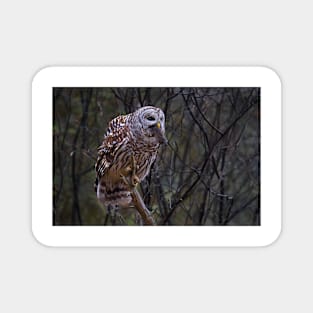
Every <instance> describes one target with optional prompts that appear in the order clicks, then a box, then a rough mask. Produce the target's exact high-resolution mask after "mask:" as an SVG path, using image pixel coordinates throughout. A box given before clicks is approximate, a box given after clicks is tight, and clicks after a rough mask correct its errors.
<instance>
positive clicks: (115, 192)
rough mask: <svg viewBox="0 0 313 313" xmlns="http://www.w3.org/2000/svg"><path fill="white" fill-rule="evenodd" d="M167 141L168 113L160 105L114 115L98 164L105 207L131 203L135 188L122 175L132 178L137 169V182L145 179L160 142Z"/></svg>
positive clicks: (98, 182)
mask: <svg viewBox="0 0 313 313" xmlns="http://www.w3.org/2000/svg"><path fill="white" fill-rule="evenodd" d="M166 142H167V139H166V137H165V118H164V113H163V111H162V110H161V109H159V108H155V107H152V106H146V107H142V108H140V109H138V110H137V111H135V112H133V113H130V114H127V115H121V116H118V117H116V118H114V119H113V120H112V121H111V122H110V123H109V127H108V130H107V132H106V134H105V135H104V140H103V142H102V144H101V146H100V147H99V148H98V159H97V162H96V165H95V169H96V182H95V191H96V193H97V197H98V199H99V200H100V201H101V202H102V203H103V204H104V205H105V206H109V205H111V206H113V207H127V206H129V204H130V203H131V201H132V197H131V189H130V186H129V185H127V184H126V182H125V180H123V179H122V176H124V177H127V176H128V177H129V175H130V173H131V172H132V171H134V173H135V175H136V179H137V182H136V183H139V182H141V181H142V180H143V179H144V178H145V177H146V176H147V175H148V174H149V171H150V168H151V165H152V164H153V162H154V161H155V159H156V156H157V152H158V150H159V148H160V145H161V144H162V143H166ZM133 164H136V165H135V167H136V168H135V169H133V168H132V166H133Z"/></svg>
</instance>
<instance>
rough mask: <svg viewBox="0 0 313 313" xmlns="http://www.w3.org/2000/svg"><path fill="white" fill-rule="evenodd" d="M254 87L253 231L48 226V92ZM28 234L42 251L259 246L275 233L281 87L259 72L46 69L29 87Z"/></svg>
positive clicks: (232, 69)
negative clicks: (256, 217)
mask: <svg viewBox="0 0 313 313" xmlns="http://www.w3.org/2000/svg"><path fill="white" fill-rule="evenodd" d="M73 86H75V87H121V86H122V87H138V86H140V87H174V86H177V87H221V86H222V87H260V88H261V116H262V118H261V225H260V226H185V227H184V226H170V227H169V226H157V227H151V226H150V227H149V226H145V227H142V226H132V227H125V226H114V227H112V226H106V227H101V226H82V227H77V226H53V225H52V153H53V151H52V88H53V87H73ZM32 230H33V235H34V237H35V238H36V239H37V240H38V241H39V242H40V243H42V244H43V245H46V246H108V247H109V246H115V247H118V246H123V247H130V246H133V247H135V246H137V247H167V246H171V247H173V246H177V247H190V246H194V247H202V246H266V245H269V244H271V243H273V242H274V241H275V240H276V239H277V238H278V237H279V234H280V232H281V82H280V79H279V77H278V75H277V74H276V73H275V72H274V71H273V70H271V69H269V68H266V67H47V68H44V69H42V70H40V71H39V72H38V73H37V74H36V75H35V77H34V79H33V83H32Z"/></svg>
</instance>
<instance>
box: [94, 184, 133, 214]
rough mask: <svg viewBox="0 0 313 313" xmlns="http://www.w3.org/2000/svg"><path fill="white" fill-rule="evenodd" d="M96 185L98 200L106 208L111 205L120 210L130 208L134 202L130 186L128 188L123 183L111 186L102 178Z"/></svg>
mask: <svg viewBox="0 0 313 313" xmlns="http://www.w3.org/2000/svg"><path fill="white" fill-rule="evenodd" d="M96 183H97V186H96V192H97V198H98V199H99V201H100V202H101V203H103V204H104V205H105V206H106V207H108V206H109V205H111V206H112V207H119V208H125V207H129V205H130V203H131V202H132V197H131V194H130V191H129V188H128V186H126V185H125V183H124V182H123V181H120V182H119V183H118V184H114V186H110V184H107V183H106V181H105V180H104V179H103V178H102V179H101V180H100V181H99V180H98V179H96Z"/></svg>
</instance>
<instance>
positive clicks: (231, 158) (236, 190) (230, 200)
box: [53, 87, 260, 225]
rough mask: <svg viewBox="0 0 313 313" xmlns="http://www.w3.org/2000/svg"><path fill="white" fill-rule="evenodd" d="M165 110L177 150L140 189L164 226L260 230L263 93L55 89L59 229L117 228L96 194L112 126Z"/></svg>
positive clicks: (169, 151)
mask: <svg viewBox="0 0 313 313" xmlns="http://www.w3.org/2000/svg"><path fill="white" fill-rule="evenodd" d="M145 105H153V106H156V107H159V108H161V109H162V110H163V111H164V113H165V117H166V136H167V138H168V141H169V144H168V145H166V146H162V148H161V150H160V153H159V154H158V157H157V160H156V162H155V163H154V165H153V167H152V170H151V172H150V174H149V176H148V177H147V178H146V179H145V181H143V182H142V183H141V185H140V186H139V187H138V188H139V191H140V193H141V195H142V197H143V199H144V202H145V204H146V206H147V207H148V209H149V210H151V211H152V212H153V216H154V218H155V220H156V223H157V225H260V88H176V87H175V88H53V152H54V156H53V225H110V219H109V218H108V213H107V212H106V209H105V208H104V207H103V206H102V205H101V204H100V203H99V202H98V200H97V197H96V194H95V191H94V180H95V170H94V164H95V161H96V157H97V148H98V146H99V145H100V143H101V142H102V139H103V135H104V133H105V132H106V129H107V126H108V122H109V121H110V120H111V119H112V118H114V117H116V116H118V115H121V114H125V113H130V112H133V111H135V110H136V109H137V108H139V107H141V106H145Z"/></svg>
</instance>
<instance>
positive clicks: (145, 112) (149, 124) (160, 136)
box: [134, 106, 167, 145]
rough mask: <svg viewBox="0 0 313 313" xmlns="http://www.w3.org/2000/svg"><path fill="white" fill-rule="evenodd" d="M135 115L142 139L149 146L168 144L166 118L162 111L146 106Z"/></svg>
mask: <svg viewBox="0 0 313 313" xmlns="http://www.w3.org/2000/svg"><path fill="white" fill-rule="evenodd" d="M134 114H136V115H137V117H138V124H139V126H140V133H141V138H142V139H143V140H144V141H145V142H146V143H148V144H149V145H157V144H163V143H167V139H166V136H165V117H164V113H163V111H162V110H161V109H159V108H155V107H153V106H145V107H142V108H140V109H138V110H137V111H136V112H135V113H134Z"/></svg>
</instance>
